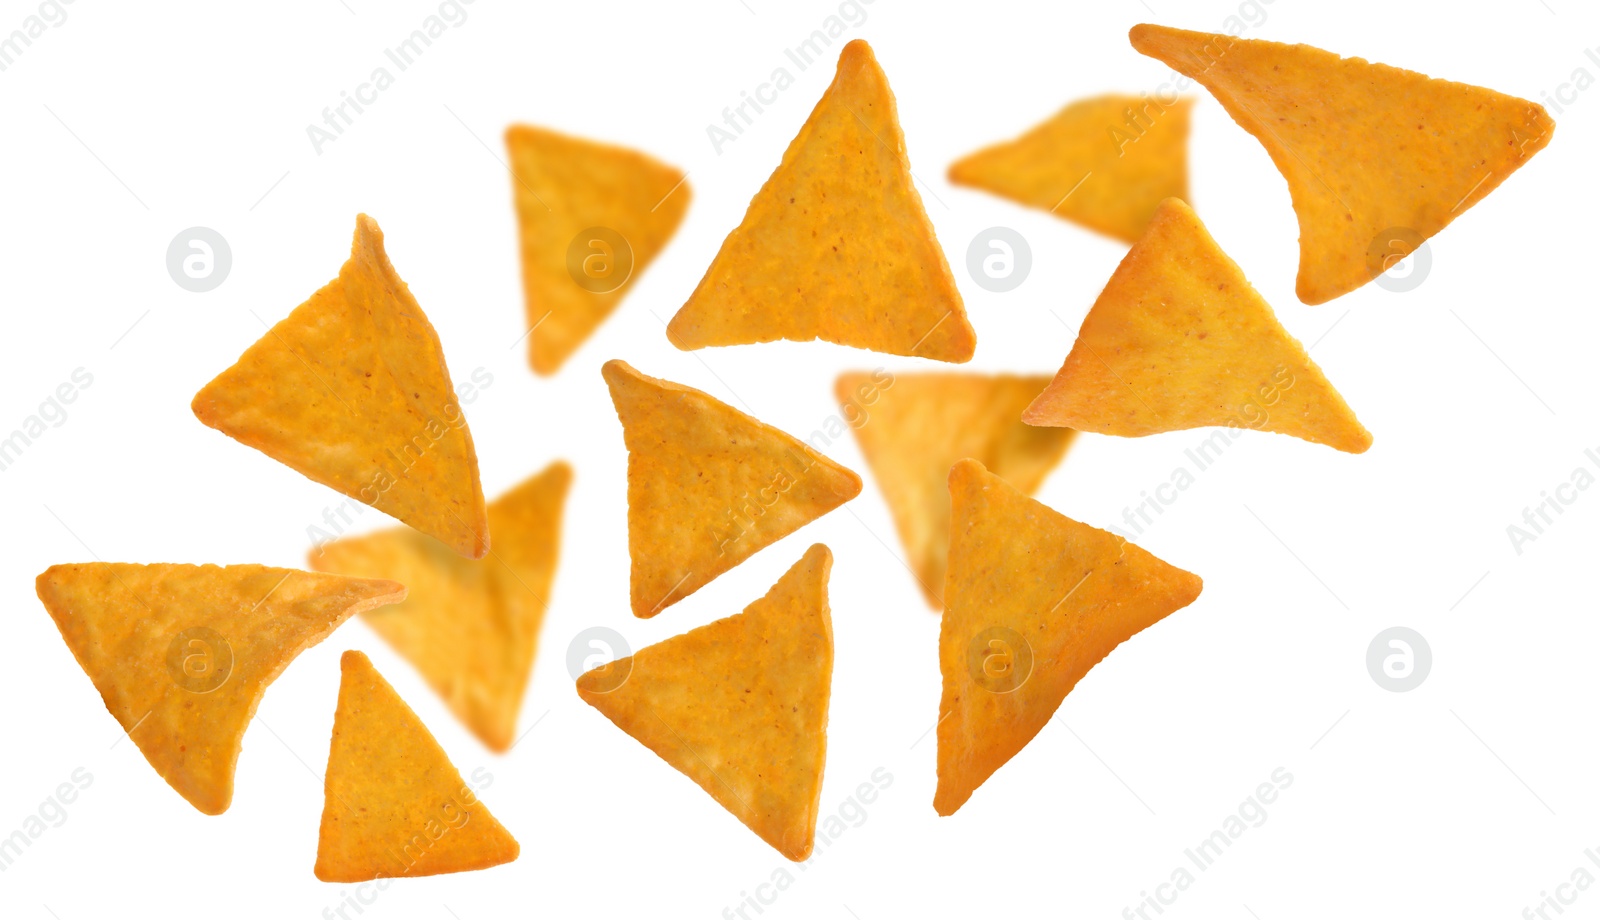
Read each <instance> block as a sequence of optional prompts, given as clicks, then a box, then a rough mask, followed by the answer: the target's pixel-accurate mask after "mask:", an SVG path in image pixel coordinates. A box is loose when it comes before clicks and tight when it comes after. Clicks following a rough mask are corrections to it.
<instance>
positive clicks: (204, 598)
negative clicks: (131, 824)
mask: <svg viewBox="0 0 1600 920" xmlns="http://www.w3.org/2000/svg"><path fill="white" fill-rule="evenodd" d="M35 587H36V589H37V591H38V594H39V600H41V601H43V602H44V606H45V609H46V610H48V611H50V616H51V618H53V619H54V620H55V621H56V628H58V629H60V630H61V638H63V639H65V640H66V641H67V647H68V648H70V649H72V654H73V656H74V657H75V658H77V659H78V664H79V665H81V666H82V667H83V670H84V673H86V674H88V675H89V679H90V680H92V681H94V686H95V689H96V690H99V691H100V697H101V699H103V700H105V704H106V709H108V710H110V711H111V715H112V716H114V717H115V718H116V720H117V721H118V722H119V723H121V725H122V728H123V730H124V731H126V732H127V733H128V737H130V738H132V739H133V743H134V744H136V745H138V746H139V750H140V751H141V752H143V753H144V756H145V759H146V760H148V761H150V766H152V767H155V768H156V772H157V773H159V774H161V778H162V779H164V780H166V781H167V784H168V785H170V786H172V788H173V789H176V790H177V791H178V794H179V795H181V796H183V797H184V798H185V799H188V800H189V803H190V804H191V805H193V806H194V807H196V808H198V809H200V810H201V811H202V812H204V813H206V814H208V815H220V814H222V813H223V812H224V811H227V810H228V805H229V803H231V802H232V801H233V770H234V765H235V764H237V763H238V760H239V749H240V747H241V746H242V744H243V740H244V733H245V729H246V728H248V727H249V725H250V719H251V718H252V717H253V716H254V715H255V712H256V705H257V704H258V703H260V702H261V695H262V694H263V693H266V691H267V685H268V684H271V683H272V682H273V681H274V680H276V679H277V677H278V675H279V674H281V673H283V669H284V668H286V667H288V666H289V662H291V661H293V660H294V659H295V656H297V655H299V654H300V653H301V652H303V651H305V650H306V649H308V648H310V647H311V646H313V645H316V644H317V643H318V642H321V641H322V640H323V639H324V638H325V637H326V636H327V635H328V633H331V632H333V630H334V628H335V627H337V626H338V625H339V624H340V623H343V622H344V621H345V620H347V619H349V617H350V615H351V614H353V613H357V612H360V611H363V610H371V609H372V608H374V607H380V606H382V605H384V604H393V603H397V602H399V601H401V600H403V599H405V596H406V589H405V587H404V586H403V585H400V584H396V583H395V582H392V581H382V580H378V579H368V578H345V577H343V576H340V575H317V574H313V573H311V572H297V571H295V570H294V569H275V568H268V567H267V566H263V565H230V566H225V567H219V566H215V565H176V564H162V565H135V564H132V563H104V562H86V563H78V564H73V565H55V566H51V567H50V568H49V569H47V570H46V571H45V572H44V574H42V575H40V576H39V578H38V580H37V582H36V584H35Z"/></svg>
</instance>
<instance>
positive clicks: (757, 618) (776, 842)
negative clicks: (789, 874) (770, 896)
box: [578, 543, 833, 861]
mask: <svg viewBox="0 0 1600 920" xmlns="http://www.w3.org/2000/svg"><path fill="white" fill-rule="evenodd" d="M832 567H833V554H832V553H830V552H828V548H827V547H826V546H823V545H822V544H820V543H819V544H817V545H815V546H812V547H811V548H810V549H808V550H806V554H805V556H803V557H802V558H801V559H800V561H799V562H796V563H795V564H794V566H793V567H791V568H790V569H789V571H787V572H785V573H784V575H783V577H782V578H780V579H778V583H777V584H775V585H773V586H772V590H770V591H768V592H767V594H766V596H765V597H763V598H761V599H760V600H758V601H756V602H755V603H753V604H751V605H750V606H748V607H746V608H745V609H744V612H743V613H739V614H735V615H734V616H731V617H727V618H725V619H721V620H717V621H716V622H715V623H710V624H707V625H705V626H702V627H700V628H699V629H694V630H691V631H689V632H687V633H684V634H683V635H681V636H675V637H673V638H671V639H668V640H666V641H665V642H658V643H656V644H655V645H652V646H650V647H648V648H644V649H641V650H640V651H639V652H638V653H637V654H635V655H634V656H632V658H629V659H625V660H624V661H622V662H614V663H612V664H611V665H603V666H601V667H599V668H595V669H594V670H592V671H589V672H588V673H586V674H584V675H582V676H581V677H579V678H578V695H579V696H581V697H583V701H584V702H586V703H588V704H589V705H590V706H593V707H594V708H596V709H598V710H600V712H601V713H603V714H604V715H605V717H606V718H608V719H610V720H611V721H612V722H615V723H616V725H617V727H618V728H620V729H622V730H623V731H625V732H627V733H628V734H630V735H632V736H633V737H634V739H635V740H637V741H638V742H639V743H641V744H643V745H644V746H645V747H647V748H649V749H650V750H652V751H654V752H655V753H656V755H657V756H658V757H660V758H661V759H662V760H665V761H666V762H667V763H669V764H671V765H672V766H673V767H674V768H676V769H677V770H678V771H679V772H680V773H683V774H684V775H685V776H687V777H689V778H690V779H692V780H694V781H695V782H696V783H699V784H700V788H702V789H704V790H705V791H706V792H709V793H711V797H712V798H714V799H716V800H717V801H718V802H719V803H721V805H722V807H723V808H726V809H727V810H728V811H730V812H732V813H733V816H734V817H736V818H738V819H739V820H740V821H743V822H744V824H745V826H746V827H748V828H750V829H751V830H753V831H755V832H756V834H757V836H759V837H760V838H761V839H762V840H765V841H766V842H767V843H769V844H771V845H772V846H773V847H774V848H775V849H776V850H777V851H778V852H780V853H782V854H783V855H784V856H786V857H787V858H789V859H792V860H795V861H799V860H802V859H805V858H806V857H808V856H810V855H811V845H812V841H813V839H814V837H815V835H816V829H817V804H818V801H819V799H820V798H821V795H822V764H823V761H824V759H825V757H826V754H827V746H828V694H829V688H830V685H831V681H832V679H833V621H832V619H831V618H830V616H829V613H828V572H829V570H830V569H831V568H832ZM614 666H615V667H620V668H622V670H623V671H624V672H625V673H626V674H627V675H628V676H627V679H626V680H625V681H623V683H622V684H621V685H620V686H617V685H616V681H615V679H614V677H612V674H613V667H614Z"/></svg>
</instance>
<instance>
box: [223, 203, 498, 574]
mask: <svg viewBox="0 0 1600 920" xmlns="http://www.w3.org/2000/svg"><path fill="white" fill-rule="evenodd" d="M192 408H193V409H194V414H195V417H197V418H199V419H200V421H202V422H204V423H205V424H207V425H209V426H210V427H212V428H215V429H217V430H218V431H221V432H222V433H223V434H226V435H227V436H228V437H231V438H233V439H235V440H237V441H239V442H240V443H241V444H244V445H246V446H248V447H254V448H255V449H256V450H259V451H261V452H262V453H264V454H266V455H267V456H269V457H271V458H272V459H274V460H276V461H278V462H279V463H282V464H285V465H287V466H289V467H290V468H292V469H294V470H296V471H298V472H299V473H301V474H302V475H304V476H306V477H307V478H309V479H312V480H314V481H316V482H320V483H322V484H323V485H325V486H328V487H329V488H333V489H338V490H339V491H340V492H343V493H344V494H346V495H348V496H350V497H351V498H354V499H356V500H358V501H362V502H365V503H367V504H369V505H371V506H372V507H374V508H377V509H378V510H379V511H382V512H384V513H385V514H389V515H391V516H393V517H396V518H399V519H400V520H401V521H403V522H405V523H406V524H409V525H411V526H412V527H415V528H416V529H418V530H420V531H422V532H423V533H425V534H429V535H431V536H434V537H438V538H439V539H440V540H442V541H444V542H445V543H447V544H449V545H450V547H451V548H452V549H454V550H455V551H456V552H458V553H460V554H461V555H463V556H469V557H471V558H474V559H477V558H480V557H482V556H483V554H484V553H485V552H486V551H487V550H488V548H489V525H488V522H487V521H486V520H485V519H484V508H483V487H482V486H481V485H480V484H479V482H478V454H477V451H475V450H474V449H473V446H472V432H470V431H468V430H467V418H466V416H465V415H462V414H461V404H460V402H459V401H457V399H456V394H455V390H454V389H453V388H452V387H451V384H450V371H449V369H448V368H446V367H445V364H444V351H443V350H442V349H441V348H440V346H439V336H438V335H437V334H436V333H435V332H434V331H433V326H432V324H430V323H429V322H428V318H427V317H426V316H424V315H423V313H422V308H421V307H419V306H417V301H416V299H415V298H413V297H412V296H411V290H410V289H409V288H407V287H406V283H405V282H404V281H401V280H400V276H399V275H398V274H396V273H395V270H394V266H393V265H391V264H389V257H388V256H387V255H385V254H384V251H383V231H382V230H379V229H378V223H377V221H375V220H373V219H372V218H370V217H368V216H366V215H365V214H362V215H360V216H358V217H357V218H356V233H355V242H354V244H353V245H352V247H351V252H350V261H348V262H346V263H344V267H343V268H341V269H339V277H338V278H337V279H335V280H334V281H332V282H329V283H328V284H327V285H325V286H324V287H323V288H322V289H321V290H319V291H317V292H316V293H315V294H312V295H311V299H310V300H308V301H306V302H305V303H303V304H301V305H300V306H298V307H296V308H295V310H294V312H293V313H290V314H289V316H288V317H287V318H285V319H284V320H283V321H282V322H280V323H278V324H277V325H276V326H273V327H272V329H270V330H269V331H268V332H267V334H266V335H264V336H262V337H261V338H260V340H258V341H257V342H256V343H255V344H254V345H251V346H250V347H249V348H248V349H246V350H245V353H244V354H243V355H242V356H240V358H239V360H238V362H237V363H235V364H234V365H233V366H232V367H230V368H228V369H227V370H225V371H223V372H222V373H221V374H218V375H217V377H216V379H215V380H212V381H211V382H210V383H208V384H206V385H205V387H204V388H203V389H202V390H201V391H200V392H199V393H198V394H196V395H195V398H194V403H193V406H192Z"/></svg>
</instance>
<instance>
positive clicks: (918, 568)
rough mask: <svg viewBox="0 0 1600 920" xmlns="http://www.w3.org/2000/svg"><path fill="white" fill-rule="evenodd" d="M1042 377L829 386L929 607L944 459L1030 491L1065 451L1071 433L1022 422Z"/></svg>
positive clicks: (936, 583)
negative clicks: (970, 462) (968, 462)
mask: <svg viewBox="0 0 1600 920" xmlns="http://www.w3.org/2000/svg"><path fill="white" fill-rule="evenodd" d="M1049 383H1050V377H1049V376H1018V375H1015V374H992V375H990V374H960V373H950V374H941V373H929V374H892V373H889V372H887V371H882V370H879V371H874V372H871V373H850V374H841V375H840V376H839V379H838V381H837V382H836V383H835V384H834V392H835V395H836V396H837V397H838V400H839V404H840V406H841V407H842V411H843V413H844V420H845V421H846V422H848V423H849V425H850V428H851V430H853V431H854V432H855V437H856V441H857V442H858V443H859V444H860V445H861V453H862V455H863V456H865V457H866V459H867V465H868V466H870V467H871V468H872V475H873V478H874V479H875V480H876V481H877V483H878V489H879V491H881V492H882V493H883V498H884V501H886V502H887V503H888V504H889V511H890V513H891V514H892V515H893V516H894V524H895V529H896V530H898V531H899V532H900V542H901V543H903V544H904V545H905V548H906V556H907V557H908V562H909V563H910V566H911V568H912V571H913V572H914V573H915V574H916V578H917V581H918V583H919V584H920V585H921V587H922V592H923V596H924V597H926V598H927V601H928V604H929V606H931V607H933V608H934V609H935V610H938V609H940V608H942V607H943V606H944V602H943V600H942V594H943V591H944V570H945V557H946V555H947V554H948V552H949V548H950V494H949V490H948V485H947V483H948V480H949V478H950V467H951V466H952V465H953V464H954V463H955V462H956V461H957V460H960V459H962V458H963V457H972V458H974V459H976V460H978V461H979V462H981V463H982V464H983V465H984V466H986V467H988V468H989V469H991V470H993V471H994V473H995V475H997V476H1000V477H1001V478H1003V479H1005V480H1006V481H1007V482H1010V483H1011V484H1013V485H1014V486H1016V487H1017V488H1018V489H1019V490H1021V491H1022V492H1024V493H1026V494H1030V495H1031V494H1032V493H1033V492H1034V491H1035V490H1037V489H1038V488H1039V486H1040V485H1041V484H1042V483H1043V482H1044V479H1045V477H1046V476H1047V475H1049V473H1050V471H1051V470H1052V469H1054V468H1055V466H1056V464H1057V463H1060V462H1061V458H1062V457H1063V456H1064V455H1065V454H1066V452H1067V448H1068V447H1069V446H1071V444H1072V441H1073V438H1074V436H1076V435H1077V432H1076V431H1073V430H1071V429H1068V428H1036V427H1033V426H1030V425H1025V424H1023V423H1022V410H1023V409H1025V408H1027V406H1028V403H1030V402H1032V400H1033V398H1034V397H1035V396H1038V395H1039V392H1040V391H1041V390H1043V389H1044V388H1045V386H1047V385H1048V384H1049Z"/></svg>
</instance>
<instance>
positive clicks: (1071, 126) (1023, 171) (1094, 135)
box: [950, 95, 1194, 243]
mask: <svg viewBox="0 0 1600 920" xmlns="http://www.w3.org/2000/svg"><path fill="white" fill-rule="evenodd" d="M1193 105H1194V100H1192V99H1182V98H1180V99H1175V100H1174V101H1172V102H1170V103H1166V104H1163V103H1161V102H1159V101H1157V100H1154V99H1150V98H1148V97H1140V96H1117V95H1110V96H1096V97H1094V98H1093V99H1082V100H1079V101H1077V102H1074V103H1072V104H1071V105H1069V106H1067V107H1066V108H1064V109H1062V110H1061V111H1059V112H1057V113H1056V114H1055V115H1054V116H1052V117H1051V118H1050V119H1049V120H1048V121H1046V122H1044V123H1043V124H1040V125H1038V126H1036V127H1034V128H1033V129H1031V130H1030V131H1028V133H1026V134H1024V135H1022V136H1021V137H1019V138H1017V139H1016V140H1012V141H1007V142H1005V143H1002V144H995V145H994V146H992V147H985V148H984V149H982V150H979V151H977V152H976V153H972V154H969V155H968V156H966V157H963V158H962V159H960V160H957V161H956V162H955V163H953V164H951V166H950V181H951V182H952V183H953V184H955V185H969V186H972V187H973V188H981V189H984V190H985V191H990V192H993V193H995V194H996V195H1000V196H1002V197H1004V198H1010V199H1011V200H1012V201H1016V202H1019V203H1021V204H1025V205H1028V206H1030V207H1035V208H1042V209H1044V210H1046V211H1049V212H1050V213H1051V214H1054V215H1056V216H1058V217H1064V218H1066V219H1067V220H1070V221H1073V222H1075V223H1079V224H1082V225H1083V226H1085V227H1088V228H1089V229H1091V230H1098V231H1099V232H1101V233H1104V234H1106V235H1108V236H1114V237H1116V238H1117V239H1119V240H1124V241H1126V242H1129V243H1132V242H1134V241H1135V240H1137V239H1138V238H1139V234H1140V233H1142V232H1143V231H1144V225H1145V224H1147V223H1149V222H1150V215H1152V214H1154V213H1155V211H1156V205H1158V204H1160V203H1161V202H1162V200H1163V199H1166V198H1188V197H1189V109H1190V108H1191V107H1192V106H1193Z"/></svg>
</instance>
